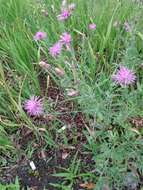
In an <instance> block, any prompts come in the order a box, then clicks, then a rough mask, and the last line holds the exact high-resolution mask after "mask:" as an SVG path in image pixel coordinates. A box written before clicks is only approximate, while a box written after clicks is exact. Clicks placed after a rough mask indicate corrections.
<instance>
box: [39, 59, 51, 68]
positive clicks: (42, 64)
mask: <svg viewBox="0 0 143 190" xmlns="http://www.w3.org/2000/svg"><path fill="white" fill-rule="evenodd" d="M39 65H40V67H42V68H43V69H46V70H49V69H50V68H51V65H50V64H48V63H46V62H44V61H40V62H39Z"/></svg>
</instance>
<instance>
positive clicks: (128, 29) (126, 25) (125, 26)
mask: <svg viewBox="0 0 143 190" xmlns="http://www.w3.org/2000/svg"><path fill="white" fill-rule="evenodd" d="M124 28H125V30H126V32H131V31H132V29H131V26H130V25H129V23H128V22H125V23H124Z"/></svg>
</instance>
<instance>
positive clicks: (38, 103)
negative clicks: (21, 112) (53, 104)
mask: <svg viewBox="0 0 143 190" xmlns="http://www.w3.org/2000/svg"><path fill="white" fill-rule="evenodd" d="M24 109H25V110H26V111H27V113H28V114H29V115H31V116H39V115H41V114H42V113H43V104H42V100H41V99H40V98H39V97H38V96H32V97H31V98H30V99H28V100H26V102H25V104H24Z"/></svg>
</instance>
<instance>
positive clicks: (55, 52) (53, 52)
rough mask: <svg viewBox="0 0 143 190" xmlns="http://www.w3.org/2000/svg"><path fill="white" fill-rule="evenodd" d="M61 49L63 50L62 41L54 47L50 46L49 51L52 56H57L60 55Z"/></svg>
mask: <svg viewBox="0 0 143 190" xmlns="http://www.w3.org/2000/svg"><path fill="white" fill-rule="evenodd" d="M61 50H62V44H61V43H60V42H57V43H55V44H54V45H53V46H52V47H50V48H49V53H50V55H51V56H52V57H57V56H59V55H60V53H61Z"/></svg>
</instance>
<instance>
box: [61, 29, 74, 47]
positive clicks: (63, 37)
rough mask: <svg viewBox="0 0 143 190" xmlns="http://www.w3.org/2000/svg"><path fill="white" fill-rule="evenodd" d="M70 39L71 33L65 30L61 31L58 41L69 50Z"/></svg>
mask: <svg viewBox="0 0 143 190" xmlns="http://www.w3.org/2000/svg"><path fill="white" fill-rule="evenodd" d="M71 41H72V38H71V35H70V34H69V33H67V32H65V33H63V34H62V35H61V37H60V42H61V43H62V44H63V45H65V46H66V48H67V50H70V43H71Z"/></svg>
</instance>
